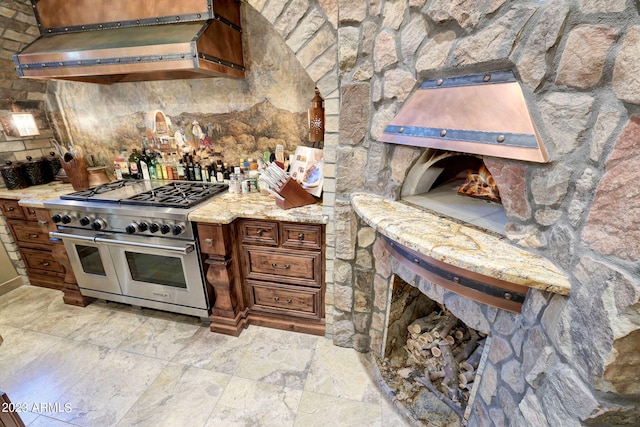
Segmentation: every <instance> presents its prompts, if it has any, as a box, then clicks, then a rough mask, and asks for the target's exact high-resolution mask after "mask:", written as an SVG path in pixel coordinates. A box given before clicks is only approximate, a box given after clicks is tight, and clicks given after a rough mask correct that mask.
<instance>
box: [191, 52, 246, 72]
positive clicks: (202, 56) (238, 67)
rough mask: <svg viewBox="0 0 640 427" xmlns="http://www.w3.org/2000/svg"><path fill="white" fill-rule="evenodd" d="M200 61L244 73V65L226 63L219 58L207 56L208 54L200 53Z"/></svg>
mask: <svg viewBox="0 0 640 427" xmlns="http://www.w3.org/2000/svg"><path fill="white" fill-rule="evenodd" d="M198 56H199V57H200V59H204V60H205V61H209V62H213V63H214V64H220V65H223V66H225V67H228V68H233V69H235V70H241V71H244V67H243V66H242V65H238V64H234V63H233V62H229V61H225V60H224V59H221V58H217V57H215V56H211V55H207V54H206V53H200V55H198Z"/></svg>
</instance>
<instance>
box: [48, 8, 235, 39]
mask: <svg viewBox="0 0 640 427" xmlns="http://www.w3.org/2000/svg"><path fill="white" fill-rule="evenodd" d="M207 19H216V20H218V21H220V22H222V23H224V24H226V25H228V26H230V27H232V28H233V29H235V30H237V31H241V29H240V27H238V26H237V25H235V24H232V23H231V22H229V21H227V20H226V19H224V18H223V17H221V16H214V15H213V14H212V13H211V12H203V13H190V14H186V15H177V16H159V17H156V18H143V19H131V20H122V21H113V22H99V23H96V24H84V25H69V26H66V27H55V28H40V34H42V35H47V34H50V35H54V34H65V33H81V32H84V31H99V30H117V29H118V28H128V27H145V26H150V25H164V24H176V23H180V22H192V21H204V20H207Z"/></svg>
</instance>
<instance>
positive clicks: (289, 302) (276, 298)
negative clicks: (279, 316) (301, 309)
mask: <svg viewBox="0 0 640 427" xmlns="http://www.w3.org/2000/svg"><path fill="white" fill-rule="evenodd" d="M273 300H274V301H275V302H280V297H274V298H273ZM292 302H293V300H292V299H291V298H287V304H291V303H292Z"/></svg>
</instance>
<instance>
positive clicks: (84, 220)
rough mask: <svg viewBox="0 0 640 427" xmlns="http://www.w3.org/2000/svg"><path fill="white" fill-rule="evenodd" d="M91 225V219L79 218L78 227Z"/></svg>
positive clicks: (86, 217)
mask: <svg viewBox="0 0 640 427" xmlns="http://www.w3.org/2000/svg"><path fill="white" fill-rule="evenodd" d="M90 223H91V219H90V218H89V217H88V216H83V217H82V218H80V225H89V224H90Z"/></svg>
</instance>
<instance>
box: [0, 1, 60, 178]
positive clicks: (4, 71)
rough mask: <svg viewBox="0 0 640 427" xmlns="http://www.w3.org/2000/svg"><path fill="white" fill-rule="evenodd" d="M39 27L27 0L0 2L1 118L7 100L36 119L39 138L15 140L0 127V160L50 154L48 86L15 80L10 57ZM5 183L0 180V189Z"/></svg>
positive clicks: (8, 104) (25, 43)
mask: <svg viewBox="0 0 640 427" xmlns="http://www.w3.org/2000/svg"><path fill="white" fill-rule="evenodd" d="M38 34H39V31H38V26H37V24H36V20H35V18H34V16H33V10H32V8H31V2H30V1H29V0H7V1H3V2H1V3H0V77H1V78H0V115H5V114H9V113H10V112H11V102H10V101H9V100H10V99H13V100H15V104H16V106H18V107H19V108H20V109H21V110H22V111H26V112H31V113H33V114H34V116H35V118H36V123H37V124H38V128H39V129H40V135H39V136H34V137H26V138H17V137H11V136H7V135H6V134H5V133H4V131H3V130H2V128H0V161H1V162H2V165H4V161H7V160H9V161H12V162H15V161H16V160H20V161H22V160H25V158H26V157H27V156H32V157H33V158H40V157H41V156H43V155H45V156H46V155H48V154H49V151H51V149H50V148H51V142H50V140H49V138H51V137H53V131H52V129H51V127H50V125H49V121H48V119H47V116H46V114H45V108H44V104H45V99H46V88H47V85H46V83H44V82H40V81H37V80H23V79H20V78H19V77H18V74H17V73H16V69H15V65H14V63H13V54H14V53H16V52H17V51H18V50H20V49H21V48H23V47H24V46H26V45H28V44H29V43H31V42H32V41H33V40H35V39H36V37H37V36H38ZM3 187H5V183H4V181H3V180H1V179H0V188H3Z"/></svg>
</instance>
